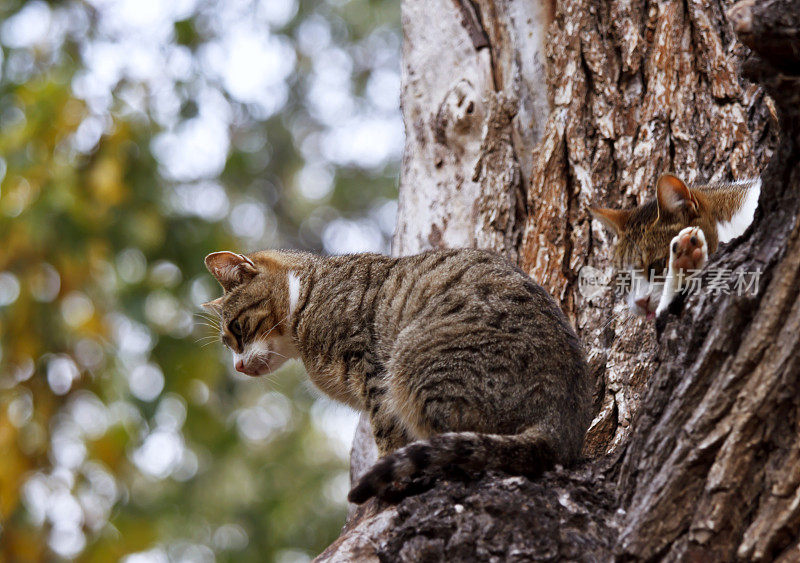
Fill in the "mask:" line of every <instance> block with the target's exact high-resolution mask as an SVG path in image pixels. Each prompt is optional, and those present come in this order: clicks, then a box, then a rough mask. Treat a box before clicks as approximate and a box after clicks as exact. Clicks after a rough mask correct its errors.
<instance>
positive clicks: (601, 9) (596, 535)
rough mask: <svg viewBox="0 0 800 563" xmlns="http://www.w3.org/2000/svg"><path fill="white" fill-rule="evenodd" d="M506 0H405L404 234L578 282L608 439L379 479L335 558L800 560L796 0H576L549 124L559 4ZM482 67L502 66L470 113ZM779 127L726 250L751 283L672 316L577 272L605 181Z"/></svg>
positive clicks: (799, 2)
mask: <svg viewBox="0 0 800 563" xmlns="http://www.w3.org/2000/svg"><path fill="white" fill-rule="evenodd" d="M433 4H435V6H434V5H433ZM507 4H511V3H502V2H499V1H497V2H492V1H489V0H487V1H477V2H469V1H468V0H464V1H454V2H453V3H447V2H444V1H443V0H442V1H440V2H433V3H431V2H424V1H423V0H407V1H406V2H405V3H404V8H403V14H404V18H403V24H404V31H405V34H406V39H407V41H406V46H405V50H404V93H403V109H404V117H405V119H406V127H407V132H408V138H407V143H408V145H407V147H406V156H405V161H404V168H403V178H402V183H401V206H400V210H401V211H400V219H399V228H398V237H397V238H398V240H397V241H396V244H397V248H396V250H397V251H398V252H411V251H414V250H417V249H419V248H423V247H426V246H437V245H450V246H455V245H462V246H464V245H466V246H482V247H489V248H494V249H496V250H500V251H504V252H506V253H507V254H508V255H509V256H511V257H513V258H516V259H517V260H518V261H519V262H520V264H521V265H522V266H523V267H524V268H526V269H527V270H528V271H529V272H531V274H532V275H533V277H534V278H536V279H537V280H538V281H540V282H541V283H543V284H544V285H545V286H546V287H547V288H548V289H549V290H550V291H551V292H552V293H553V294H554V295H555V296H556V297H557V298H559V299H560V300H561V303H562V306H563V307H564V309H565V311H567V312H568V314H570V315H571V318H572V320H573V321H574V322H575V324H576V325H577V328H578V330H579V331H580V332H581V334H582V336H583V337H584V340H585V342H586V346H587V349H588V351H589V354H590V359H591V361H592V363H593V365H594V366H595V368H596V373H597V376H598V393H597V409H598V416H597V418H596V419H595V422H594V424H593V427H592V429H591V431H590V440H589V441H588V444H587V450H586V453H587V456H588V457H589V458H590V459H589V460H588V461H587V462H586V463H584V464H583V465H582V466H580V467H577V468H572V469H557V470H555V471H552V472H549V473H547V474H546V475H545V476H544V477H542V478H541V479H538V480H536V481H533V482H532V481H529V480H527V479H524V478H519V477H508V476H503V475H496V474H487V475H484V476H482V477H481V478H480V479H478V480H476V481H472V482H468V483H460V482H443V483H440V484H439V485H438V486H437V487H435V488H434V489H432V490H431V491H428V492H426V493H423V494H421V495H419V496H416V497H412V498H409V499H406V500H405V501H403V502H401V503H400V504H399V505H397V506H382V505H379V504H377V503H374V502H373V503H372V504H368V505H367V506H365V507H364V508H362V509H360V510H359V511H358V512H357V513H356V514H355V515H354V517H353V518H352V519H351V520H350V522H349V524H348V526H347V527H346V529H345V531H344V532H343V535H342V536H341V537H340V538H339V540H337V542H335V543H334V544H333V545H332V546H331V547H330V548H329V549H328V550H327V551H326V552H325V553H323V554H322V555H321V556H320V560H323V561H335V560H350V559H353V558H359V559H374V560H377V559H382V560H392V561H394V560H408V561H412V560H413V561H416V560H439V559H446V560H463V559H475V558H477V559H485V560H492V559H494V560H529V559H555V560H559V559H585V560H612V559H620V560H628V559H637V560H638V559H644V560H656V559H657V560H661V559H666V560H687V559H688V560H696V561H714V560H735V559H742V560H783V561H794V560H798V559H800V439H798V438H800V222H798V220H797V219H798V215H800V164H799V163H800V78H798V77H797V75H799V74H800V52H799V51H800V48H798V45H799V44H800V40H799V39H800V0H765V1H764V2H761V3H758V4H756V3H754V2H753V1H752V0H744V1H742V2H740V3H739V4H737V5H735V6H733V7H732V8H731V6H730V5H728V4H725V3H721V2H716V1H712V0H695V1H692V0H689V1H687V2H677V1H675V2H673V1H660V2H640V3H633V2H630V1H624V0H619V1H611V2H590V1H588V0H587V1H584V2H566V1H565V2H563V3H560V4H558V5H556V6H555V10H554V11H553V12H552V23H551V24H550V25H549V33H548V35H547V39H546V40H545V47H544V48H545V50H546V53H547V56H546V60H547V66H548V81H547V84H548V96H547V98H546V99H547V100H548V101H549V110H548V112H549V113H548V115H549V118H548V120H547V123H546V124H544V125H542V123H541V122H538V125H532V124H531V123H532V121H536V119H537V118H536V117H535V116H537V115H538V116H539V117H541V115H542V114H541V112H540V113H538V114H537V113H536V112H531V111H527V112H524V111H522V110H521V108H522V106H523V105H524V102H523V100H539V101H541V100H542V98H541V96H537V95H536V94H535V91H536V89H537V88H539V87H540V86H541V85H542V84H543V83H542V81H541V79H536V78H534V79H530V77H531V76H535V75H533V74H526V72H525V71H524V70H521V68H522V67H524V66H525V65H526V64H529V63H530V61H531V60H534V61H535V60H537V59H536V58H535V57H532V58H531V57H528V55H530V54H531V53H532V52H534V50H532V49H531V45H530V44H525V45H524V46H523V45H522V43H525V39H524V38H525V37H528V38H530V36H529V35H528V34H527V32H526V31H525V29H526V26H532V27H533V28H534V29H538V30H540V31H541V29H542V28H543V25H542V20H541V17H542V16H543V17H544V18H545V20H547V19H548V18H549V17H551V16H550V14H551V12H550V11H549V10H541V11H540V12H539V13H538V15H537V14H532V15H530V17H529V18H528V17H527V16H522V17H519V14H518V13H517V14H516V15H513V14H512V12H513V10H512V9H510V8H509V7H508V5H507ZM514 4H517V3H514ZM728 8H730V9H729V11H728V16H729V17H726V12H725V10H726V9H728ZM516 9H517V10H519V8H516ZM427 10H430V11H427ZM434 10H435V11H434ZM425 14H427V17H424V15H425ZM431 14H436V17H435V18H431V17H430V15H431ZM526 18H527V19H526ZM537 18H538V19H537ZM729 18H730V21H729ZM537 21H538V22H539V24H537V23H536V22H537ZM520 22H524V23H523V24H522V25H520ZM731 22H732V24H733V25H731ZM546 23H547V22H546V21H545V22H544V24H546ZM439 26H441V28H440V29H443V30H445V31H439V32H436V33H434V29H435V28H439ZM537 26H538V27H537ZM734 30H735V31H736V32H738V33H739V36H740V37H741V38H742V41H743V42H744V43H745V44H746V45H747V46H748V47H750V48H751V49H752V50H753V53H750V52H748V49H747V48H745V47H744V46H743V45H742V44H741V43H739V42H738V41H737V39H736V36H735V35H734ZM537 33H539V32H537V31H533V32H532V36H534V37H538V38H539V39H537V40H538V41H541V38H542V37H543V34H541V33H539V34H538V35H537ZM540 45H541V43H540ZM470 47H471V49H472V50H470ZM440 49H443V50H441V51H440ZM448 49H449V50H450V51H452V52H445V51H447V50H448ZM482 51H488V52H486V53H482ZM526 57H528V58H526ZM521 61H524V62H521ZM742 63H744V64H742ZM439 64H441V65H443V66H438V65H439ZM461 65H465V66H461ZM485 66H488V70H486V69H485V68H484V67H485ZM534 66H535V65H534ZM531 68H532V67H531ZM538 68H539V69H540V71H541V66H539V67H538ZM742 68H745V69H746V74H747V75H748V76H749V77H751V78H754V79H755V81H756V83H759V84H761V85H762V86H763V87H764V88H765V89H766V91H767V92H768V93H769V94H770V96H772V98H768V97H766V96H765V92H764V90H762V88H761V87H760V86H757V85H756V84H755V83H751V82H749V81H748V79H745V78H743V76H742V72H741V69H742ZM437 69H438V70H437ZM465 69H467V70H469V69H471V70H469V72H474V74H473V75H470V76H473V77H474V76H478V77H483V79H484V80H485V82H480V81H479V80H478V79H477V78H474V79H473V78H470V84H471V87H472V92H473V94H469V96H472V98H470V99H471V100H472V103H473V104H474V105H473V106H472V107H473V110H472V112H466V108H468V107H469V102H467V105H466V106H463V107H464V112H462V113H460V114H459V113H458V111H457V109H458V108H459V107H462V106H459V103H463V101H464V100H467V99H468V97H469V96H467V95H464V97H462V94H463V91H461V90H460V91H459V92H460V93H457V94H456V95H455V97H454V98H453V99H454V100H455V102H450V101H448V97H449V96H451V93H452V92H455V91H456V90H454V89H453V88H456V86H458V84H459V83H460V81H461V78H462V75H461V74H460V73H461V72H462V71H464V72H466V71H467V70H465ZM422 70H424V72H422ZM539 76H540V77H541V74H540V75H539ZM434 80H435V81H436V82H435V83H436V84H440V85H441V88H439V89H438V90H435V89H429V85H430V84H434V82H432V81H434ZM448 81H449V83H450V84H451V86H452V87H453V88H447V87H446V84H447V83H448ZM456 89H457V88H456ZM442 93H445V95H442ZM772 100H774V103H773V101H772ZM479 102H480V109H478V107H479ZM452 103H455V108H456V110H453V109H452V108H451V105H452ZM437 104H438V107H437ZM448 104H450V105H448ZM527 107H528V108H530V107H536V106H535V104H534V105H529V106H527ZM539 107H540V108H541V106H539ZM442 108H444V109H442ZM448 108H450V109H448ZM464 115H467V116H470V115H474V117H463V116H464ZM459 116H461V117H459ZM520 116H522V118H520ZM525 116H528V117H525ZM532 116H534V117H532ZM778 116H779V118H780V126H781V133H780V142H779V143H777V145H776V143H775V142H774V136H775V133H776V128H775V123H776V120H777V119H778ZM465 120H466V121H465ZM470 120H474V121H470ZM465 123H466V125H464V124H465ZM459 124H461V125H459ZM526 124H527V125H526ZM441 131H444V133H440V132H441ZM442 135H443V136H442ZM537 136H538V137H537ZM523 139H524V140H523ZM531 139H534V141H531ZM536 141H538V142H536ZM531 148H532V151H531V152H530V153H529V154H530V155H531V156H530V157H527V156H523V153H524V152H525V151H528V150H531ZM773 149H775V155H774V157H773V159H772V160H771V162H770V164H769V166H768V167H767V168H766V170H765V171H764V172H763V180H764V182H763V191H762V196H761V201H760V204H759V211H758V212H757V213H756V218H755V221H754V224H753V226H752V227H751V229H749V230H748V232H747V233H746V234H745V236H744V237H742V238H740V239H737V240H735V241H732V242H731V243H730V244H728V245H725V246H723V247H721V248H720V250H719V252H718V253H717V254H716V255H715V256H714V257H713V259H712V261H711V263H710V264H709V266H708V269H711V268H722V267H724V268H728V269H729V270H732V271H734V272H736V271H747V272H751V271H759V272H761V276H760V283H759V287H758V291H757V292H756V293H755V294H751V293H745V294H743V295H737V294H736V293H731V294H729V295H716V296H714V295H708V294H704V293H701V294H698V295H696V296H693V297H692V298H690V299H689V300H687V302H686V303H684V304H683V307H682V308H679V309H680V310H678V311H677V312H676V313H673V314H671V315H670V316H668V317H667V318H666V322H665V324H664V326H661V324H660V325H659V333H658V334H656V332H655V330H654V329H653V328H652V327H651V326H649V325H646V324H644V323H642V322H640V321H633V322H631V321H630V320H625V321H624V322H622V321H619V320H614V317H613V316H612V309H613V297H612V296H611V295H601V296H599V297H596V298H593V299H592V300H587V299H585V298H584V297H582V296H581V295H580V293H579V292H578V291H577V287H576V275H577V271H578V269H579V268H580V267H581V266H583V265H587V264H589V265H593V266H596V267H604V266H605V265H606V264H607V260H608V254H609V253H608V248H609V247H608V242H609V241H607V240H606V237H605V233H603V232H602V231H601V230H600V229H598V228H596V227H594V226H593V225H591V223H590V222H589V220H588V218H587V216H586V213H585V208H586V205H587V204H588V203H595V202H602V203H605V204H616V205H620V204H630V203H633V202H635V201H641V200H642V199H643V198H644V197H646V195H647V193H648V191H649V190H650V189H651V185H652V180H653V179H654V177H656V176H657V175H658V174H659V173H660V172H661V171H663V170H667V169H674V170H677V171H678V172H679V173H681V174H682V175H684V176H686V177H688V178H689V179H697V180H709V179H729V178H742V177H747V176H751V175H754V174H755V173H757V172H758V171H759V170H760V169H761V167H762V166H763V165H764V163H765V162H766V161H767V160H768V159H769V156H770V153H771V152H772V150H773ZM437 155H438V156H439V157H440V158H441V160H436V156H437ZM437 162H441V163H442V164H441V165H437ZM520 193H522V194H523V195H524V198H522V199H521V198H520V197H518V195H519V194H520ZM426 206H429V207H430V208H433V211H430V212H428V213H427V214H424V213H423V211H422V209H423V208H425V207H426ZM453 225H455V227H454V226H453ZM451 229H453V230H451ZM609 319H611V322H609ZM640 396H643V397H644V399H643V401H640V399H639V397H640ZM362 451H363V448H362V446H359V445H357V446H356V452H355V455H354V458H355V459H356V460H359V459H361V460H363V459H364V456H362V455H360V453H361V452H362Z"/></svg>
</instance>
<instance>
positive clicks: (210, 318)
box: [195, 313, 219, 325]
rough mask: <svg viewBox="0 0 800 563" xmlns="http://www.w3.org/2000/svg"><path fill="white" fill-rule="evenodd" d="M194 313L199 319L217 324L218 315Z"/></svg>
mask: <svg viewBox="0 0 800 563" xmlns="http://www.w3.org/2000/svg"><path fill="white" fill-rule="evenodd" d="M195 315H197V316H198V317H200V318H201V319H205V320H207V321H208V322H210V323H214V324H217V325H218V324H219V317H217V316H214V315H207V314H205V313H195Z"/></svg>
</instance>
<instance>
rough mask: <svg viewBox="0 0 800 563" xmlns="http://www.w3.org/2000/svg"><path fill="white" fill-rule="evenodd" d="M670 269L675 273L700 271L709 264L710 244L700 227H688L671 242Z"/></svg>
mask: <svg viewBox="0 0 800 563" xmlns="http://www.w3.org/2000/svg"><path fill="white" fill-rule="evenodd" d="M669 250H670V252H669V260H670V266H671V267H670V269H671V270H672V271H673V272H680V271H683V272H686V271H687V270H699V269H700V268H702V267H703V266H705V264H706V262H708V244H706V236H705V234H704V233H703V229H701V228H700V227H686V228H685V229H683V230H682V231H681V232H680V233H678V235H677V236H676V237H675V238H673V239H672V242H670V249H669Z"/></svg>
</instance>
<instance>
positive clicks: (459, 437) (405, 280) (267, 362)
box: [206, 250, 592, 503]
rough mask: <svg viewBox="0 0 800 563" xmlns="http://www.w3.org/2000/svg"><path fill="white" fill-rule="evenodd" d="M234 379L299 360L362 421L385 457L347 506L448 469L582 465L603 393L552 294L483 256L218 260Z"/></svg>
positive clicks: (280, 255) (219, 305)
mask: <svg viewBox="0 0 800 563" xmlns="http://www.w3.org/2000/svg"><path fill="white" fill-rule="evenodd" d="M206 265H207V267H208V269H209V270H210V271H211V273H212V274H213V275H214V276H215V277H216V278H217V280H218V281H219V282H220V284H221V285H222V287H223V289H224V294H223V296H222V297H220V298H219V299H216V300H215V301H212V302H210V303H207V304H206V307H207V308H209V309H211V310H213V311H215V312H216V313H217V314H219V316H220V319H221V323H220V324H221V327H222V329H221V333H222V334H221V337H222V340H223V342H224V343H225V344H226V345H227V346H228V347H229V348H230V349H231V350H232V352H233V354H234V358H233V361H234V364H235V366H236V369H237V370H239V371H241V372H243V373H247V374H250V375H258V374H261V373H265V372H267V371H270V370H273V369H275V368H277V367H278V366H279V365H280V364H281V363H283V362H284V361H285V360H286V359H287V358H290V357H295V358H299V359H301V360H302V361H303V363H304V364H305V367H306V370H307V371H308V374H309V376H310V378H311V380H312V382H313V383H314V384H315V385H316V386H317V387H319V389H321V390H322V391H323V392H325V393H326V394H328V395H329V396H330V397H332V398H333V399H336V400H337V401H341V402H343V403H345V404H348V405H350V406H351V407H353V408H355V409H358V410H362V411H365V412H366V413H368V415H369V419H370V422H371V425H372V431H373V435H374V437H375V441H376V442H377V445H378V449H379V453H380V455H381V456H382V459H380V460H379V461H378V462H377V463H376V465H375V466H374V467H373V468H372V469H371V470H370V471H369V472H368V473H367V474H366V475H365V476H364V477H363V478H362V479H361V480H360V481H359V483H357V484H356V486H355V487H354V488H353V490H352V491H351V492H350V495H349V499H350V500H351V501H353V502H357V503H361V502H364V501H365V500H367V499H368V498H370V497H372V496H379V497H382V498H398V497H400V496H403V494H404V493H405V488H406V487H407V486H408V485H409V484H410V483H411V480H412V479H415V478H435V477H436V476H437V475H438V474H440V473H441V472H442V470H444V469H445V468H461V469H464V470H481V469H497V470H502V471H506V472H509V473H512V474H517V475H530V476H535V475H538V474H540V473H541V472H542V471H543V470H545V469H547V468H550V467H552V466H553V465H554V464H556V463H561V464H568V463H571V462H574V461H575V460H577V459H578V457H579V455H580V451H581V446H582V443H583V437H584V433H585V432H586V429H587V427H588V425H589V422H590V420H591V406H590V403H591V401H590V397H591V390H592V383H591V381H590V377H589V372H588V369H587V366H586V363H585V361H584V356H583V352H582V349H581V344H580V342H579V340H578V338H577V336H576V335H575V332H574V331H573V330H572V327H571V326H570V325H569V323H568V322H567V320H566V318H565V317H564V315H563V313H562V312H561V310H560V309H559V308H558V306H557V305H556V303H555V302H554V300H553V299H552V298H551V297H550V296H549V295H548V294H547V293H546V292H545V291H544V290H543V289H542V288H541V287H540V286H538V285H537V284H536V283H534V282H533V281H532V280H531V279H530V278H529V277H528V276H527V275H526V274H525V273H524V272H522V271H521V270H519V269H518V268H516V267H515V266H513V265H512V264H510V263H509V262H508V261H506V260H505V259H503V258H502V257H500V256H498V255H495V254H492V253H489V252H483V251H478V250H443V251H433V252H427V253H424V254H419V255H417V256H410V257H405V258H390V257H386V256H380V255H376V254H357V255H350V256H335V257H319V256H314V255H311V254H305V253H296V252H281V251H264V252H256V253H253V254H250V255H248V256H244V255H240V254H236V253H233V252H215V253H213V254H210V255H209V256H208V257H207V258H206Z"/></svg>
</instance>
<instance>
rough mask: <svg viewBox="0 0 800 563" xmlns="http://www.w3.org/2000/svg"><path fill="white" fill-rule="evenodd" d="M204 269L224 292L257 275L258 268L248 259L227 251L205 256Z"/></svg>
mask: <svg viewBox="0 0 800 563" xmlns="http://www.w3.org/2000/svg"><path fill="white" fill-rule="evenodd" d="M206 268H208V271H209V272H211V275H212V276H214V277H215V278H217V281H218V282H219V284H220V285H221V286H222V289H223V290H225V291H226V292H227V291H230V290H231V289H233V288H234V287H236V286H237V285H240V284H242V283H244V282H246V281H248V280H250V279H252V278H253V277H254V276H255V275H256V274H257V273H258V268H256V265H255V264H254V263H253V261H252V260H250V258H248V257H247V256H245V255H244V254H236V253H235V252H228V251H223V252H212V253H211V254H209V255H208V256H206Z"/></svg>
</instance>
